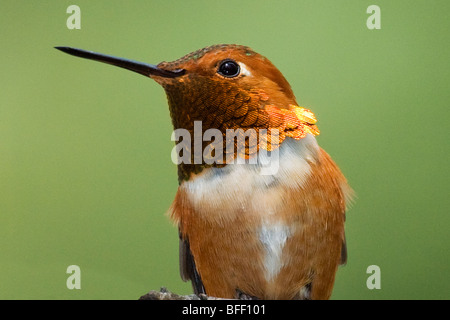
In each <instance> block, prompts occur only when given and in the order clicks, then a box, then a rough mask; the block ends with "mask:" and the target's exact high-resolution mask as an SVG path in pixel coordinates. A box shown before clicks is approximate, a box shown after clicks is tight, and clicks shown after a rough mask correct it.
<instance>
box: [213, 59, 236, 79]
mask: <svg viewBox="0 0 450 320" xmlns="http://www.w3.org/2000/svg"><path fill="white" fill-rule="evenodd" d="M217 72H218V73H219V74H220V75H222V76H224V77H227V78H233V77H236V76H237V75H239V72H240V68H239V65H238V64H237V62H235V61H233V60H223V61H222V62H221V63H220V65H219V69H218V70H217Z"/></svg>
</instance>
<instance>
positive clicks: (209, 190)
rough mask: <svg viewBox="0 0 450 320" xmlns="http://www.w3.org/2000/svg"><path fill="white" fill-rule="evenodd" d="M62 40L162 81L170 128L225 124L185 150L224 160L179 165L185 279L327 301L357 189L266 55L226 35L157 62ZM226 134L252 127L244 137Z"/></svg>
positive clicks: (200, 289)
mask: <svg viewBox="0 0 450 320" xmlns="http://www.w3.org/2000/svg"><path fill="white" fill-rule="evenodd" d="M55 48H56V49H59V50H61V51H63V52H65V53H68V54H71V55H74V56H77V57H81V58H86V59H91V60H95V61H99V62H103V63H107V64H111V65H115V66H118V67H121V68H125V69H128V70H131V71H134V72H137V73H139V74H142V75H144V76H146V77H149V78H152V79H153V80H155V81H156V82H157V83H158V84H160V85H161V86H162V87H163V88H164V90H165V92H166V95H167V100H168V105H169V110H170V116H171V119H172V124H173V127H174V131H176V130H186V131H185V132H188V133H189V134H192V135H193V136H195V135H197V137H204V135H205V134H206V133H207V132H211V130H214V132H216V133H217V132H218V133H219V136H217V135H216V138H217V140H218V142H217V143H214V144H213V145H212V146H211V144H212V142H211V140H212V139H211V140H210V141H203V140H202V141H201V142H200V144H198V142H196V141H195V140H196V139H195V138H194V139H193V140H194V141H192V140H191V141H190V142H189V141H188V142H187V147H186V149H185V150H184V151H187V152H188V151H192V150H193V149H194V148H195V144H196V143H197V146H198V145H200V146H201V150H200V151H201V152H203V154H205V153H206V154H208V152H206V151H207V150H209V151H210V153H209V155H210V158H211V157H213V158H214V159H215V160H217V161H213V162H211V161H207V157H205V158H202V157H201V159H200V160H198V159H197V161H184V162H181V163H178V164H177V168H178V182H179V186H178V190H177V192H176V195H175V199H174V201H173V203H172V205H171V207H170V209H169V216H170V217H171V219H172V220H173V221H174V222H175V224H176V225H177V227H178V231H179V241H180V246H179V255H180V258H179V262H180V274H181V278H182V279H183V280H184V281H191V282H192V287H193V291H194V292H195V293H196V294H206V295H208V296H214V297H220V298H230V299H304V300H310V299H311V300H313V299H314V300H315V299H329V298H330V296H331V293H332V289H333V286H334V281H335V276H336V272H337V269H338V266H339V265H342V264H345V263H346V261H347V247H346V239H345V231H344V222H345V213H346V206H347V204H348V203H349V201H350V200H351V195H352V190H351V188H350V187H349V185H348V183H347V180H346V178H345V177H344V175H343V174H342V172H341V171H340V169H339V168H338V166H337V165H336V164H335V162H334V161H333V160H332V159H331V157H330V156H329V155H328V154H327V153H326V152H325V151H324V150H323V149H322V148H321V147H319V145H318V143H317V139H316V136H317V135H318V134H319V133H320V132H319V129H318V127H317V125H316V123H317V119H316V118H315V115H314V113H313V112H312V111H311V110H309V109H307V108H305V107H302V106H300V105H299V104H298V103H297V101H296V97H295V96H294V93H293V91H292V89H291V86H290V84H289V83H288V81H287V80H286V79H285V77H284V76H283V74H282V73H281V72H280V71H279V70H278V69H277V68H276V67H275V66H274V65H273V64H272V63H271V62H270V61H269V60H268V59H267V58H266V57H264V56H262V55H261V54H258V53H256V52H255V51H253V50H252V49H251V48H249V47H247V46H242V45H235V44H220V45H213V46H209V47H206V48H203V49H200V50H197V51H194V52H192V53H189V54H187V55H185V56H183V57H182V58H179V59H178V60H175V61H172V62H166V61H163V62H161V63H159V64H158V65H152V64H147V63H142V62H138V61H134V60H129V59H124V58H118V57H115V56H110V55H105V54H100V53H96V52H93V51H87V50H82V49H77V48H72V47H55ZM196 123H197V124H198V123H201V132H200V135H198V133H195V129H196ZM197 128H198V126H197ZM229 132H234V133H236V132H237V134H236V136H238V135H239V134H240V135H242V134H244V135H245V134H246V133H247V132H250V133H251V134H249V135H247V136H246V137H244V139H243V140H241V143H237V142H236V141H235V140H236V139H234V140H233V139H230V138H229V136H228V135H227V134H228V133H229ZM220 135H222V137H223V139H222V140H220V139H219V138H220ZM251 138H256V139H251ZM205 140H207V139H205ZM242 141H244V142H243V143H242ZM214 142H216V141H214ZM230 145H231V147H230ZM229 147H230V148H229ZM208 148H209V149H208ZM230 149H231V150H230ZM194 153H195V150H194ZM275 153H276V154H277V155H278V157H277V158H276V159H277V170H274V171H273V172H271V173H270V174H262V169H263V165H262V163H263V162H264V161H263V160H264V159H266V160H267V158H270V157H271V156H272V155H275ZM200 155H202V153H201V154H200ZM178 156H179V155H178ZM226 156H228V157H226ZM194 158H195V156H194V155H190V158H189V159H188V160H195V159H194ZM237 159H243V160H244V161H243V162H242V161H241V162H240V163H239V162H237V161H236V160H237ZM252 159H256V160H255V161H254V162H253V163H250V160H252ZM274 159H275V158H274Z"/></svg>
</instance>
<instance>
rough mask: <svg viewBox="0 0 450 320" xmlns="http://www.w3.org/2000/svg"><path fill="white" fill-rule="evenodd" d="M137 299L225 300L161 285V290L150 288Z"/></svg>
mask: <svg viewBox="0 0 450 320" xmlns="http://www.w3.org/2000/svg"><path fill="white" fill-rule="evenodd" d="M139 300H227V299H222V298H216V297H209V296H207V295H206V294H202V293H201V294H199V295H196V294H189V295H180V294H176V293H173V292H170V291H169V290H167V288H164V287H162V288H161V290H159V291H156V290H151V291H150V292H149V293H147V294H145V295H143V296H141V297H140V298H139Z"/></svg>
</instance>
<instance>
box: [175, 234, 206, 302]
mask: <svg viewBox="0 0 450 320" xmlns="http://www.w3.org/2000/svg"><path fill="white" fill-rule="evenodd" d="M179 235H180V275H181V279H183V281H189V280H190V281H191V282H192V288H193V289H194V293H195V294H197V295H198V294H200V293H203V294H206V292H205V288H204V287H203V282H202V279H201V278H200V275H199V274H198V272H197V268H196V267H195V261H194V257H193V256H192V253H191V249H190V247H189V240H188V239H187V238H185V237H184V238H183V236H182V235H181V232H180V233H179Z"/></svg>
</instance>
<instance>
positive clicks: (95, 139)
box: [0, 0, 450, 299]
mask: <svg viewBox="0 0 450 320" xmlns="http://www.w3.org/2000/svg"><path fill="white" fill-rule="evenodd" d="M71 4H77V5H79V6H80V8H81V30H69V29H68V28H67V27H66V19H67V18H68V16H69V14H67V13H66V8H67V7H68V6H69V5H71ZM371 4H377V5H379V6H380V8H381V30H368V28H367V27H366V20H367V18H368V17H369V14H367V13H366V9H367V7H368V6H369V5H371ZM449 12H450V2H449V1H375V0H373V1H359V0H358V1H334V0H333V1H331V0H330V1H298V0H296V1H280V2H275V1H261V0H258V1H226V2H225V1H133V2H131V1H127V2H125V1H81V0H78V1H4V0H3V1H2V2H1V4H0V35H1V38H0V39H1V49H0V65H1V69H0V70H1V76H0V88H1V89H0V90H1V93H0V298H2V299H117V298H120V299H122V298H123V299H137V298H138V297H139V296H140V295H142V294H145V293H146V292H147V291H148V290H151V289H158V288H159V287H160V286H167V287H168V288H169V289H170V290H172V291H174V292H178V293H190V292H191V289H190V285H189V284H187V283H183V282H182V281H181V279H180V277H179V274H178V235H177V230H176V228H175V227H174V226H173V224H172V223H171V222H170V221H169V219H168V217H167V216H166V215H165V212H166V211H167V209H168V207H169V206H170V204H171V202H172V199H173V198H174V195H175V192H176V189H177V175H176V166H175V165H174V164H172V162H171V158H170V152H171V150H172V147H173V142H171V141H170V135H171V132H172V128H171V122H170V119H169V112H168V108H167V103H166V97H165V94H164V91H163V89H162V88H161V87H159V85H157V84H156V83H155V82H153V81H152V80H150V79H145V78H144V77H142V76H141V75H137V74H135V73H131V72H128V71H125V70H123V69H119V68H113V67H111V66H107V65H104V64H100V63H96V62H92V61H86V60H82V59H78V58H74V57H71V56H68V55H66V54H63V53H61V52H59V51H57V50H55V49H53V46H58V45H61V46H74V47H79V48H84V49H89V50H94V51H98V52H102V53H107V54H112V55H117V56H122V57H127V58H130V59H135V60H140V61H145V62H149V63H159V62H160V61H163V60H167V61H171V60H174V59H177V58H179V57H181V56H182V55H184V54H186V53H188V52H191V51H194V50H196V49H198V48H202V47H205V46H208V45H211V44H217V43H238V44H244V45H248V46H250V47H252V48H253V49H254V50H255V51H257V52H259V53H261V54H263V55H265V56H266V57H268V58H269V59H270V60H271V61H272V62H273V63H274V64H275V65H276V66H277V67H278V68H279V69H280V70H281V71H282V72H283V74H284V75H285V76H286V78H287V79H288V81H289V82H290V83H291V85H292V88H293V90H294V92H295V94H296V96H297V98H298V102H299V103H300V104H301V105H303V106H307V107H309V108H311V109H312V110H313V111H314V112H315V114H316V116H317V118H318V119H319V122H318V125H319V128H320V129H321V135H320V136H319V138H318V140H319V143H320V145H321V146H322V147H323V148H324V149H326V150H327V151H328V153H330V154H331V155H332V157H333V158H334V159H335V161H336V162H337V163H338V164H339V165H340V167H341V169H342V171H343V172H344V173H345V175H346V176H347V178H348V180H349V182H350V184H351V186H352V187H353V188H354V190H355V192H356V194H357V198H356V201H355V203H354V205H353V206H352V208H351V210H350V211H349V212H348V213H347V223H346V228H347V240H348V252H349V259H348V264H347V265H346V266H345V267H342V268H340V269H339V272H338V275H337V279H336V285H335V290H334V293H333V296H332V298H333V299H434V298H437V299H448V298H450V281H449V280H450V279H449V271H450V268H449V252H450V246H449V222H450V218H449V214H448V213H449V204H450V203H449V171H448V158H449V155H450V153H449V148H448V146H449V111H448V110H449V107H450V105H449V103H450V90H449V84H450V73H449V56H450V52H449V42H450V41H449V30H450V22H449V21H450V19H449V18H448V14H449ZM72 264H75V265H79V266H80V268H81V290H69V289H67V288H66V279H67V277H68V276H69V275H68V274H66V268H67V267H68V266H69V265H72ZM370 265H378V266H379V267H380V268H381V289H380V290H369V289H368V288H367V287H366V280H367V278H368V276H369V275H368V274H367V273H366V269H367V267H368V266H370Z"/></svg>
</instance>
